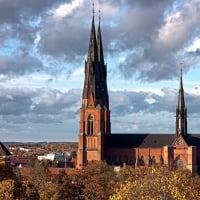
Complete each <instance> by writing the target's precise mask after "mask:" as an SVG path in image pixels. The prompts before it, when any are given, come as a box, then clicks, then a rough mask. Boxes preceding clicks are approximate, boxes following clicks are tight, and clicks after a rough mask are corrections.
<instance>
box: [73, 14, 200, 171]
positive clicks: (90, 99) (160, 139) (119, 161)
mask: <svg viewBox="0 0 200 200" xmlns="http://www.w3.org/2000/svg"><path fill="white" fill-rule="evenodd" d="M92 160H97V161H100V160H105V161H106V162H107V163H108V164H112V165H123V164H126V165H132V166H134V167H139V166H152V165H165V166H168V167H169V168H170V169H180V168H183V169H189V170H190V171H191V172H192V173H200V134H188V130H187V108H186V105H185V100H184V89H183V80H182V71H181V75H180V85H179V93H178V103H177V108H176V129H175V131H174V133H168V134H162V133H160V134H149V133H146V134H143V133H141V134H140V133H132V134H126V133H124V134H123V133H122V134H114V133H111V122H110V110H109V95H108V89H107V66H106V64H105V63H104V54H103V46H102V38H101V26H100V18H99V24H98V30H97V34H96V31H95V22H94V14H93V17H92V24H91V32H90V39H89V48H88V55H87V60H86V61H85V79H84V87H83V93H82V105H81V108H80V121H79V133H78V152H77V168H82V167H83V166H85V165H87V163H88V162H90V161H92Z"/></svg>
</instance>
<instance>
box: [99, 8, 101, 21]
mask: <svg viewBox="0 0 200 200" xmlns="http://www.w3.org/2000/svg"><path fill="white" fill-rule="evenodd" d="M100 20H101V10H100V8H99V22H100Z"/></svg>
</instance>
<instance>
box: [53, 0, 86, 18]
mask: <svg viewBox="0 0 200 200" xmlns="http://www.w3.org/2000/svg"><path fill="white" fill-rule="evenodd" d="M81 4H83V0H74V1H72V2H70V3H65V4H62V5H60V6H59V7H58V8H56V9H55V11H54V14H53V15H54V17H55V18H63V17H65V16H67V15H70V14H71V13H72V12H73V11H74V10H75V9H76V8H77V7H79V6H81Z"/></svg>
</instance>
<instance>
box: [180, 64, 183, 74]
mask: <svg viewBox="0 0 200 200" xmlns="http://www.w3.org/2000/svg"><path fill="white" fill-rule="evenodd" d="M180 72H181V76H182V73H183V62H181V63H180Z"/></svg>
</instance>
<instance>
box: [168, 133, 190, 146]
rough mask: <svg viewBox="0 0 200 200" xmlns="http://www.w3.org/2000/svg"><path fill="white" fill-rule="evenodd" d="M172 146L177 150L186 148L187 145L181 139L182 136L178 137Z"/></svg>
mask: <svg viewBox="0 0 200 200" xmlns="http://www.w3.org/2000/svg"><path fill="white" fill-rule="evenodd" d="M172 146H173V147H175V148H177V149H184V148H187V147H188V143H187V142H186V140H185V139H184V138H183V136H182V135H179V136H178V137H177V138H175V140H174V142H173V144H172Z"/></svg>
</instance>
